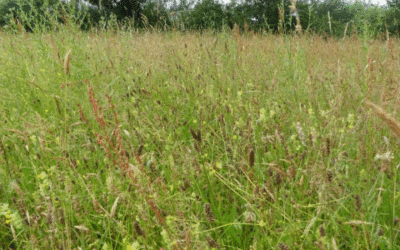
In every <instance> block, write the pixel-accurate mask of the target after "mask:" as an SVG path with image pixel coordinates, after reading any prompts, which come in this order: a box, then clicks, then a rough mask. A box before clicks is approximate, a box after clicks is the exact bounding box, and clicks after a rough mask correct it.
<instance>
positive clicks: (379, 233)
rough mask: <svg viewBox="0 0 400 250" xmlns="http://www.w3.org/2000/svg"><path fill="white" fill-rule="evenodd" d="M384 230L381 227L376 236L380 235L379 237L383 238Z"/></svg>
mask: <svg viewBox="0 0 400 250" xmlns="http://www.w3.org/2000/svg"><path fill="white" fill-rule="evenodd" d="M383 233H384V232H383V229H382V228H380V227H378V230H377V231H376V234H377V235H378V236H382V235H383Z"/></svg>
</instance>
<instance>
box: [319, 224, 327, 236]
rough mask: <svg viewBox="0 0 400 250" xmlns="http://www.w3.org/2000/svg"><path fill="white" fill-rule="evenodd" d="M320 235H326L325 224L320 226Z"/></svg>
mask: <svg viewBox="0 0 400 250" xmlns="http://www.w3.org/2000/svg"><path fill="white" fill-rule="evenodd" d="M319 235H321V237H324V236H325V235H326V231H325V227H324V225H321V226H320V227H319Z"/></svg>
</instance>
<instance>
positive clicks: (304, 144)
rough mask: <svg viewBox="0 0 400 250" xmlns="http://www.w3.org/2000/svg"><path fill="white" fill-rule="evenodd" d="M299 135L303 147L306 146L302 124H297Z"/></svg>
mask: <svg viewBox="0 0 400 250" xmlns="http://www.w3.org/2000/svg"><path fill="white" fill-rule="evenodd" d="M296 125H297V133H298V134H299V137H300V140H301V144H303V146H304V147H305V146H306V142H305V136H304V133H303V128H302V127H301V125H300V122H297V124H296Z"/></svg>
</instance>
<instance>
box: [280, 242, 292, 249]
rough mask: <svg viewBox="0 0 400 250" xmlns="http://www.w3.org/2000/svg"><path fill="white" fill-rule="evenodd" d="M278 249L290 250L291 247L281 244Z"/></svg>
mask: <svg viewBox="0 0 400 250" xmlns="http://www.w3.org/2000/svg"><path fill="white" fill-rule="evenodd" d="M278 249H279V250H290V247H289V246H288V245H286V244H284V243H279V245H278Z"/></svg>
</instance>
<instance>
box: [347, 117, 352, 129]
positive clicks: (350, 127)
mask: <svg viewBox="0 0 400 250" xmlns="http://www.w3.org/2000/svg"><path fill="white" fill-rule="evenodd" d="M347 123H348V127H349V129H352V128H353V127H354V115H353V114H349V115H348V116H347Z"/></svg>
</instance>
